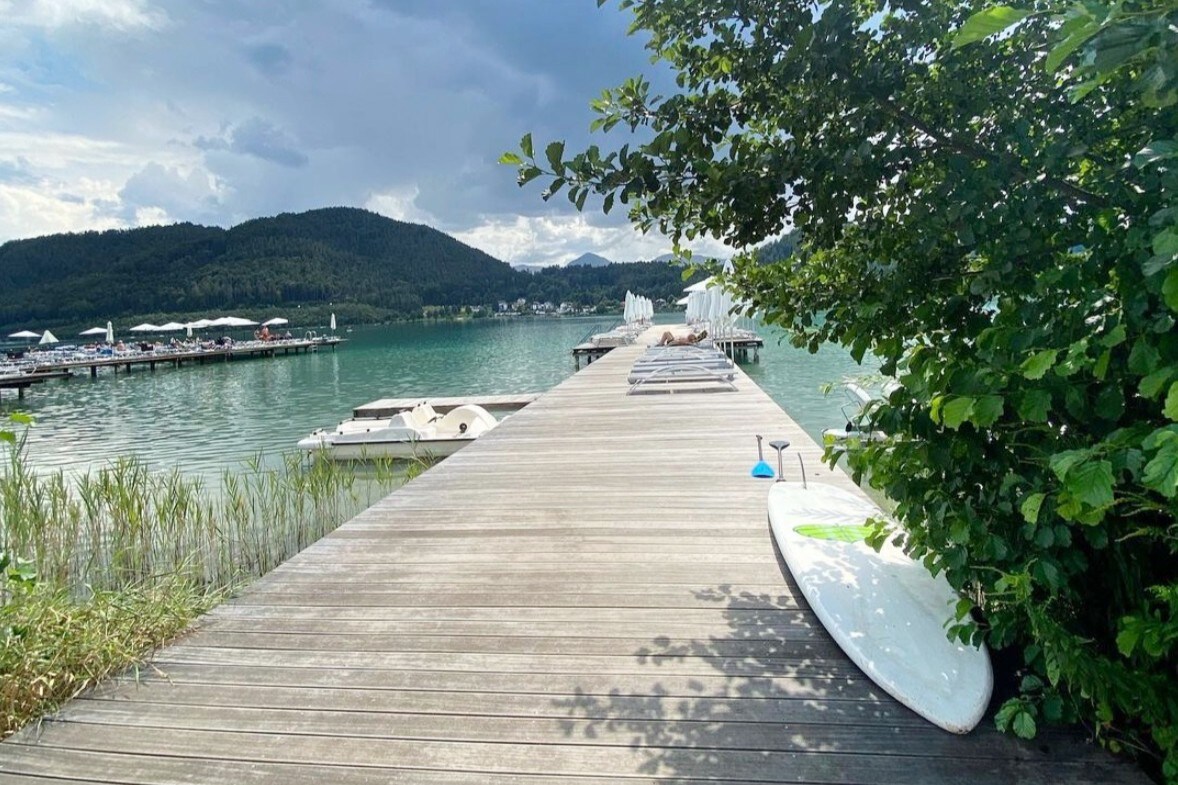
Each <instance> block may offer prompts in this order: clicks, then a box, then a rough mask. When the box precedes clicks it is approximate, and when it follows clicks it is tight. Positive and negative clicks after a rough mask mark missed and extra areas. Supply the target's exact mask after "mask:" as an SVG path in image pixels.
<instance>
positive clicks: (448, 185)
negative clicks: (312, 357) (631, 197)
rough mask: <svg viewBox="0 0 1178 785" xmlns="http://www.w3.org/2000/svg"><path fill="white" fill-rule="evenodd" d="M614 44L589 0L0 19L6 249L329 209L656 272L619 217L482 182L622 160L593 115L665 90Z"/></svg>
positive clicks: (232, 2) (49, 2)
mask: <svg viewBox="0 0 1178 785" xmlns="http://www.w3.org/2000/svg"><path fill="white" fill-rule="evenodd" d="M629 23H630V17H629V15H628V12H623V11H620V10H619V9H618V8H617V6H616V4H607V5H606V6H604V7H602V8H598V7H597V3H596V2H595V0H331V2H327V0H321V1H320V2H315V1H314V0H173V1H172V2H157V0H0V242H4V241H7V240H12V239H16V238H24V237H35V236H40V235H45V234H52V233H56V232H67V231H69V232H74V231H86V230H103V229H112V228H126V227H136V226H146V225H154V224H166V223H174V222H177V221H191V222H194V223H201V224H207V225H218V226H232V225H234V224H237V223H240V222H241V221H244V220H248V219H250V218H257V217H261V216H268V215H275V214H277V213H280V212H299V211H303V210H309V209H314V208H318V207H328V206H340V205H343V206H351V207H363V208H367V209H370V210H373V211H376V212H378V213H381V214H383V215H386V216H389V217H390V218H396V219H398V220H403V221H411V222H414V223H424V224H428V225H430V226H433V227H435V228H437V229H440V230H442V231H444V232H446V233H448V234H450V235H452V236H454V237H456V238H458V239H459V240H462V241H463V242H465V243H468V244H469V245H473V246H475V247H477V248H480V249H482V250H484V251H487V252H488V253H490V254H492V255H493V256H495V257H497V258H499V259H502V260H504V261H507V262H511V263H513V264H554V263H562V262H565V261H568V260H569V259H572V258H573V257H575V256H578V255H580V254H581V253H584V252H593V253H598V254H601V255H602V256H605V257H607V258H609V259H613V260H617V261H632V260H636V259H650V258H654V257H656V256H658V255H660V254H663V253H665V252H667V251H668V250H669V249H670V243H669V241H667V240H666V238H663V237H660V236H658V235H645V236H644V235H641V234H639V233H637V232H636V231H635V230H633V229H632V228H631V227H630V225H629V223H628V221H627V220H626V217H625V214H624V211H614V214H612V215H610V216H603V215H602V214H601V212H600V209H599V207H593V208H591V207H590V206H587V207H586V210H585V212H584V213H578V212H577V211H576V210H575V209H574V208H573V207H572V206H571V205H570V204H569V203H568V201H567V199H565V198H564V197H563V195H561V196H560V197H558V198H556V199H553V200H552V201H551V202H549V203H545V202H544V201H543V200H541V198H540V191H541V187H540V186H539V185H538V184H534V185H532V186H530V187H527V188H524V189H520V188H519V187H518V186H517V185H516V184H515V171H514V169H513V168H512V167H509V166H504V165H501V164H498V163H497V161H498V158H499V156H500V155H501V154H502V153H503V152H505V151H508V150H516V149H518V144H519V139H520V137H521V136H522V135H523V134H524V133H525V132H529V131H530V132H532V133H533V134H534V136H535V138H536V140H537V145H538V147H539V146H541V145H542V144H543V143H545V142H546V141H549V140H552V139H566V140H567V141H568V145H569V146H568V148H567V149H569V150H570V151H572V150H575V149H579V148H583V147H584V146H585V145H587V144H589V143H590V142H593V141H595V142H597V143H598V144H601V145H602V146H603V147H607V148H613V147H617V146H621V145H622V144H623V143H624V142H625V141H626V139H625V138H624V136H623V134H624V131H623V129H620V128H616V129H614V131H611V133H610V134H608V135H604V136H603V135H601V134H592V135H591V134H590V133H589V123H590V122H591V120H592V119H593V114H592V112H591V110H590V109H589V102H590V100H592V99H593V98H595V97H597V96H598V95H599V94H600V93H601V91H602V90H603V89H604V88H606V87H613V86H616V85H619V84H621V82H622V81H623V80H624V79H625V78H627V77H629V76H635V75H637V74H645V75H647V76H648V77H649V78H651V79H652V81H653V82H654V84H655V87H656V88H660V87H661V88H662V91H663V92H664V93H665V92H669V91H670V90H671V89H672V87H673V83H672V82H671V79H670V76H669V74H667V73H666V71H665V70H661V69H660V67H659V66H655V65H652V64H651V62H650V59H649V54H648V53H647V52H646V50H645V49H644V48H643V43H644V39H642V38H641V37H635V36H629V35H627V29H628V27H629ZM590 204H592V202H591V203H590ZM598 204H599V203H598ZM695 250H696V251H697V252H701V253H707V254H723V255H727V252H726V251H725V249H724V248H723V247H722V246H720V245H719V244H715V243H711V244H708V243H705V244H701V245H697V246H695Z"/></svg>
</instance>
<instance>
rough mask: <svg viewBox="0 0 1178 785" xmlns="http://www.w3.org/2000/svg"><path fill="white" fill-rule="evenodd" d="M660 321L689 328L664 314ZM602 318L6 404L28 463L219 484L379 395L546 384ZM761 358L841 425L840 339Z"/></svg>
mask: <svg viewBox="0 0 1178 785" xmlns="http://www.w3.org/2000/svg"><path fill="white" fill-rule="evenodd" d="M657 321H660V322H665V323H675V322H681V321H682V317H681V316H680V315H675V314H668V315H665V316H664V317H662V318H660V319H658V320H657ZM608 326H609V323H608V322H606V321H603V320H602V319H580V318H578V319H505V320H498V319H495V320H490V319H484V320H477V321H469V322H445V323H438V324H422V323H414V324H398V325H388V326H358V327H355V328H354V330H353V331H352V332H351V333H347V334H346V337H347V338H348V339H349V340H348V342H347V343H345V344H343V345H342V346H341V347H340V348H339V349H337V350H336V351H331V350H321V351H320V352H318V353H316V354H310V355H298V356H288V357H283V356H279V357H275V358H271V359H256V360H243V361H240V362H231V363H214V364H210V365H203V366H185V367H183V368H180V369H175V368H170V367H163V366H161V367H160V369H159V370H156V371H154V372H152V371H148V370H147V369H146V368H142V367H137V368H136V370H135V371H133V372H131V373H129V374H128V373H121V372H120V373H118V374H117V375H116V374H113V373H111V371H110V370H109V369H102V370H100V371H99V377H98V378H97V379H91V378H89V376H88V375H79V376H77V377H76V378H74V379H71V380H69V381H66V382H48V383H46V384H42V385H38V386H35V387H33V388H31V389H30V390H29V391H28V393H27V394H26V398H25V400H24V401H22V402H20V404H19V406H18V404H17V402H16V396H15V395H14V394H13V393H12V392H11V391H5V395H4V398H3V403H0V411H3V412H9V411H13V410H15V409H17V408H19V409H20V410H22V411H26V412H28V413H30V414H32V415H33V416H34V417H35V418H36V426H35V427H34V428H33V429H32V432H31V434H30V438H29V445H28V449H29V458H30V460H31V461H32V463H33V464H34V465H35V466H36V467H37V468H38V469H40V470H53V469H64V470H65V471H67V472H68V473H76V472H82V471H86V470H88V469H91V468H95V467H99V466H102V465H105V464H106V463H107V462H108V461H110V460H111V459H112V458H113V457H115V456H118V455H136V456H138V457H139V458H140V459H142V460H144V461H145V462H146V463H147V464H148V465H149V466H151V467H152V468H156V469H167V468H171V467H173V466H179V467H180V468H181V469H182V470H183V471H184V472H185V473H191V474H199V475H203V476H205V477H206V478H209V479H213V478H217V477H219V476H220V474H221V472H222V471H223V470H224V469H226V468H234V467H238V466H240V465H242V463H243V462H244V461H247V460H249V459H251V458H252V457H254V456H256V455H258V454H259V453H261V454H262V455H263V456H264V458H265V459H267V460H277V459H278V456H279V455H280V454H281V453H282V452H284V451H289V450H292V449H293V447H294V444H295V442H297V441H298V440H299V439H300V438H302V437H304V436H306V435H307V434H308V433H310V432H311V431H312V430H313V429H315V428H317V427H320V426H325V425H333V424H334V423H336V422H338V421H339V420H342V419H344V418H346V417H349V416H350V415H351V411H352V409H353V407H355V406H358V405H360V404H363V403H367V402H369V401H372V400H376V399H377V398H385V397H409V396H422V397H426V396H431V395H461V394H487V395H489V394H499V393H514V392H535V391H543V390H547V389H549V388H550V387H552V386H553V385H555V384H557V383H559V382H561V381H562V380H564V379H566V378H568V376H570V375H571V374H572V373H573V372H574V370H575V366H574V364H573V358H572V356H571V350H572V347H573V346H574V345H576V344H577V343H578V342H580V341H582V340H583V339H584V338H585V337H586V335H587V334H588V333H589V332H590V331H593V330H594V328H595V327H600V328H602V329H604V328H605V327H608ZM761 334H762V336H763V337H764V338H765V343H766V345H765V348H764V349H763V350H762V351H761V361H760V362H759V363H755V364H754V363H748V364H745V365H744V369H745V370H746V371H747V372H748V373H749V375H750V376H751V377H752V378H753V379H754V380H755V381H756V382H757V383H758V384H760V385H761V387H762V388H764V389H765V390H766V392H768V393H769V394H770V395H771V396H773V398H774V399H775V400H776V401H777V402H778V403H779V404H780V405H781V406H782V408H784V409H785V410H786V411H787V412H788V413H789V414H790V416H792V417H793V418H794V419H795V420H797V421H798V422H799V423H800V424H801V425H802V427H803V428H805V429H806V430H807V431H808V432H809V433H810V434H811V435H812V436H814V437H815V438H818V437H819V435H820V433H821V431H822V429H823V428H827V427H831V426H837V425H840V424H841V422H842V415H841V414H840V411H839V410H840V406H841V405H842V404H843V403H844V399H843V397H842V395H841V394H840V393H839V392H838V391H837V390H836V391H835V392H834V393H832V394H830V395H829V396H827V395H824V394H823V393H822V392H821V391H820V388H821V386H822V385H823V384H825V383H829V382H837V381H839V380H840V379H842V378H844V377H846V376H855V375H859V374H862V373H864V369H863V368H861V367H860V366H858V365H856V363H855V362H854V361H853V360H852V359H851V358H850V356H849V355H848V354H847V353H846V352H845V351H842V350H841V349H839V348H837V347H827V348H825V349H823V351H821V352H819V353H818V354H816V355H811V354H808V353H807V352H805V351H804V350H799V349H794V348H792V347H790V346H789V345H788V344H786V343H784V342H781V340H780V338H781V333H780V332H778V331H775V330H771V329H764V328H763V329H762V330H761Z"/></svg>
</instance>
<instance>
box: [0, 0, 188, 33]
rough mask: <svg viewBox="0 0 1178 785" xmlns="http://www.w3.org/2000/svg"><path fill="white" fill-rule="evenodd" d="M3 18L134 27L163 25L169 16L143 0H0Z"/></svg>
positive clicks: (48, 24) (50, 24) (45, 24)
mask: <svg viewBox="0 0 1178 785" xmlns="http://www.w3.org/2000/svg"><path fill="white" fill-rule="evenodd" d="M0 19H4V20H5V21H6V23H7V24H10V25H19V26H24V27H38V28H47V29H56V28H62V27H68V26H72V25H99V26H102V27H108V28H114V29H117V30H134V29H136V28H159V27H161V26H163V24H164V23H165V22H166V20H167V16H166V14H164V12H163V11H162V10H160V9H157V8H152V7H151V5H150V4H149V3H147V2H144V1H143V0H0Z"/></svg>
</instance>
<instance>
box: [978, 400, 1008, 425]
mask: <svg viewBox="0 0 1178 785" xmlns="http://www.w3.org/2000/svg"><path fill="white" fill-rule="evenodd" d="M1004 408H1005V399H1004V398H1003V397H1002V396H1001V395H983V396H981V397H979V398H978V399H977V400H975V401H974V404H973V406H972V407H971V409H970V413H969V420H970V422H972V423H973V424H974V425H977V426H978V427H979V428H988V427H990V426H991V425H993V424H994V423H995V422H997V421H998V418H999V417H1001V416H1002V411H1003V409H1004Z"/></svg>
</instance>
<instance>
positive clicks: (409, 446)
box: [299, 437, 474, 461]
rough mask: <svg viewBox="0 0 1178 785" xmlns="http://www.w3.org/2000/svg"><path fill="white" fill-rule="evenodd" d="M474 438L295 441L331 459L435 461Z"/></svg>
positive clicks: (300, 446)
mask: <svg viewBox="0 0 1178 785" xmlns="http://www.w3.org/2000/svg"><path fill="white" fill-rule="evenodd" d="M473 441H474V437H472V438H469V439H423V440H420V441H390V442H379V441H370V442H360V443H348V444H332V443H331V442H327V441H322V440H318V439H313V438H312V437H308V438H306V439H302V440H301V441H299V449H300V450H305V451H307V452H313V453H317V454H319V455H322V456H324V457H326V458H330V459H331V460H333V461H364V460H381V459H386V458H420V459H425V460H436V459H438V458H445V457H446V456H448V455H453V454H454V453H456V452H458V451H459V450H461V449H462V448H463V447H465V446H466V445H468V444H470V443H471V442H473Z"/></svg>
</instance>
